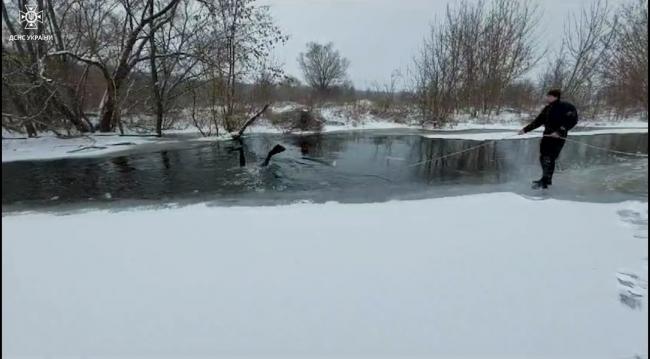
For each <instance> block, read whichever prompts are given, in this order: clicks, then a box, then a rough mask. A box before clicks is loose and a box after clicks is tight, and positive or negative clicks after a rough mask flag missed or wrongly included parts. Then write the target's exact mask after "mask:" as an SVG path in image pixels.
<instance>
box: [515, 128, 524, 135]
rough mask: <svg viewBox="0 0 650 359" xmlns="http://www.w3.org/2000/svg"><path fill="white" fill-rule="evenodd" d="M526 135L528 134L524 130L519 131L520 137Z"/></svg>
mask: <svg viewBox="0 0 650 359" xmlns="http://www.w3.org/2000/svg"><path fill="white" fill-rule="evenodd" d="M524 133H526V131H524V129H523V128H522V129H521V130H519V132H517V134H518V135H519V136H521V135H523V134H524Z"/></svg>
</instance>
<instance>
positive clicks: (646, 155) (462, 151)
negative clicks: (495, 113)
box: [408, 134, 648, 167]
mask: <svg viewBox="0 0 650 359" xmlns="http://www.w3.org/2000/svg"><path fill="white" fill-rule="evenodd" d="M515 136H519V134H514V135H510V136H506V137H504V138H501V139H498V140H490V141H486V142H483V143H481V144H480V145H476V146H472V147H469V148H466V149H464V150H461V151H456V152H452V153H448V154H446V155H442V156H439V157H435V158H431V159H428V160H424V161H420V162H416V163H413V164H411V165H409V166H408V167H415V166H418V165H421V164H424V163H428V162H434V161H439V160H442V159H444V158H447V157H453V156H456V155H460V154H461V153H465V152H469V151H473V150H476V149H478V148H481V147H483V146H487V145H490V144H492V143H495V142H497V141H500V140H505V139H509V138H512V137H515ZM542 137H550V138H558V139H563V140H565V141H567V142H572V143H577V144H580V145H583V146H587V147H591V148H595V149H598V150H601V151H605V152H609V153H615V154H619V155H627V156H636V157H643V158H647V157H648V154H646V153H638V152H625V151H617V150H612V149H609V148H605V147H600V146H595V145H592V144H589V143H585V142H582V141H577V140H573V139H570V138H567V137H561V136H560V137H555V136H551V135H543V136H542Z"/></svg>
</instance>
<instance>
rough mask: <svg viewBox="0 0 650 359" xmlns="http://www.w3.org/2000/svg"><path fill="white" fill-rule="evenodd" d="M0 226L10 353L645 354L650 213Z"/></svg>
mask: <svg viewBox="0 0 650 359" xmlns="http://www.w3.org/2000/svg"><path fill="white" fill-rule="evenodd" d="M2 224H3V226H2V235H3V241H2V316H3V321H2V329H3V330H2V341H3V349H2V350H3V357H8V358H10V357H18V356H21V355H25V356H28V355H36V356H39V357H48V358H54V357H59V356H66V357H71V356H72V357H86V358H90V357H99V356H106V357H143V356H149V357H161V356H166V357H181V356H182V357H199V356H201V357H217V356H225V357H232V356H239V355H249V356H261V357H271V356H273V357H289V356H294V357H315V356H337V357H373V358H375V357H379V356H400V357H404V356H415V357H439V358H442V357H452V356H463V357H481V358H484V357H494V358H504V357H517V358H532V357H538V358H578V357H581V358H631V357H634V355H640V356H641V357H643V358H647V352H648V344H647V335H648V329H647V328H648V327H647V324H648V322H647V321H648V306H647V305H648V303H647V271H648V268H647V258H646V253H647V249H648V242H647V203H639V202H624V203H619V204H592V203H578V202H566V201H558V200H553V199H549V200H544V201H533V200H529V199H525V198H523V197H519V196H517V195H515V194H509V193H495V194H483V195H472V196H463V197H453V198H441V199H430V200H418V201H403V202H388V203H382V204H338V203H326V204H308V203H303V204H294V205H287V206H278V207H232V208H225V207H207V206H205V205H194V206H188V207H181V208H171V209H160V210H131V211H119V212H109V211H92V212H87V213H81V214H71V215H53V214H37V213H26V214H17V215H4V216H3V218H2ZM635 276H637V278H634V277H635ZM623 302H625V303H627V304H625V303H623ZM639 304H640V305H641V306H640V307H638V305H639Z"/></svg>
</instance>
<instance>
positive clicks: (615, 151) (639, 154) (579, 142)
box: [544, 135, 648, 158]
mask: <svg viewBox="0 0 650 359" xmlns="http://www.w3.org/2000/svg"><path fill="white" fill-rule="evenodd" d="M544 137H551V138H553V136H549V135H544ZM560 138H561V139H563V140H565V141H567V142H573V143H577V144H580V145H583V146H587V147H591V148H595V149H598V150H601V151H605V152H609V153H615V154H619V155H627V156H636V157H643V158H648V154H647V153H638V152H625V151H617V150H612V149H609V148H605V147H599V146H595V145H592V144H589V143H585V142H582V141H576V140H572V139H570V138H566V137H560Z"/></svg>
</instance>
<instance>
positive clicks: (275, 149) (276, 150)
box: [262, 145, 286, 167]
mask: <svg viewBox="0 0 650 359" xmlns="http://www.w3.org/2000/svg"><path fill="white" fill-rule="evenodd" d="M284 150H286V148H284V147H282V146H281V145H275V147H273V148H272V149H271V151H269V154H268V155H267V156H266V159H265V160H264V163H262V167H265V166H268V165H269V162H270V161H271V157H273V156H275V155H277V154H278V153H282V152H284Z"/></svg>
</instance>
